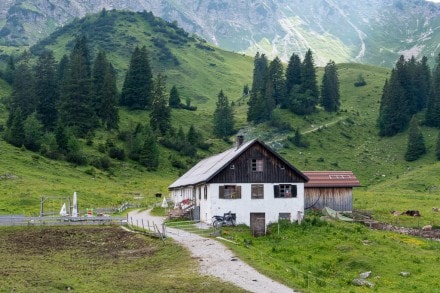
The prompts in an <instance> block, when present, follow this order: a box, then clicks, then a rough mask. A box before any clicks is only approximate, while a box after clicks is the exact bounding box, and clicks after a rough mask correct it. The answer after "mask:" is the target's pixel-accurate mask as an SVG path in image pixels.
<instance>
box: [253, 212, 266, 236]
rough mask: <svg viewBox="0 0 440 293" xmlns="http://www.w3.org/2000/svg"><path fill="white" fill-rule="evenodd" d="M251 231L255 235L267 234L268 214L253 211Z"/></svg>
mask: <svg viewBox="0 0 440 293" xmlns="http://www.w3.org/2000/svg"><path fill="white" fill-rule="evenodd" d="M251 231H252V235H254V236H255V237H257V236H263V235H266V215H265V214H264V213H251Z"/></svg>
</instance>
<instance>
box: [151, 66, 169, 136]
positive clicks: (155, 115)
mask: <svg viewBox="0 0 440 293" xmlns="http://www.w3.org/2000/svg"><path fill="white" fill-rule="evenodd" d="M167 101H168V98H167V96H166V85H165V76H164V75H162V74H160V73H159V74H158V75H157V76H156V79H155V80H154V88H153V104H152V111H151V113H150V125H151V128H152V129H153V130H158V131H159V132H160V133H161V134H162V135H164V134H165V133H166V132H167V131H168V130H169V129H170V128H171V108H170V107H169V106H168V104H167Z"/></svg>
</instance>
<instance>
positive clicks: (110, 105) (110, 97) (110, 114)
mask: <svg viewBox="0 0 440 293" xmlns="http://www.w3.org/2000/svg"><path fill="white" fill-rule="evenodd" d="M99 100H100V101H101V103H100V106H101V107H100V109H99V113H100V115H99V116H100V117H101V121H102V123H103V125H104V126H105V128H106V129H107V130H111V129H119V110H118V89H117V87H116V74H115V69H114V68H113V66H112V64H111V63H107V69H106V70H105V74H104V80H103V84H102V89H101V93H100V98H99Z"/></svg>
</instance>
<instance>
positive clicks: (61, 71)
mask: <svg viewBox="0 0 440 293" xmlns="http://www.w3.org/2000/svg"><path fill="white" fill-rule="evenodd" d="M69 63H70V60H69V56H67V55H66V54H64V55H63V57H62V58H61V60H60V62H59V63H58V68H57V77H58V84H59V86H60V87H61V86H62V85H63V84H64V81H65V80H66V78H67V72H68V71H69Z"/></svg>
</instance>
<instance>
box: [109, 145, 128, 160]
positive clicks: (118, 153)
mask: <svg viewBox="0 0 440 293" xmlns="http://www.w3.org/2000/svg"><path fill="white" fill-rule="evenodd" d="M108 155H109V157H110V158H112V159H116V160H119V161H123V160H125V151H124V149H122V148H118V147H115V146H114V147H111V148H110V149H109V150H108Z"/></svg>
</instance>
